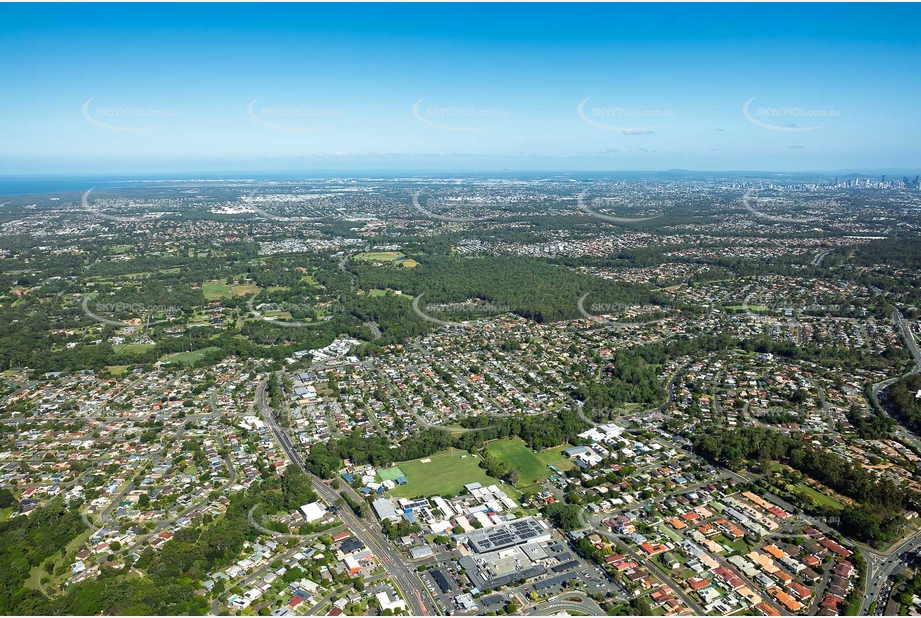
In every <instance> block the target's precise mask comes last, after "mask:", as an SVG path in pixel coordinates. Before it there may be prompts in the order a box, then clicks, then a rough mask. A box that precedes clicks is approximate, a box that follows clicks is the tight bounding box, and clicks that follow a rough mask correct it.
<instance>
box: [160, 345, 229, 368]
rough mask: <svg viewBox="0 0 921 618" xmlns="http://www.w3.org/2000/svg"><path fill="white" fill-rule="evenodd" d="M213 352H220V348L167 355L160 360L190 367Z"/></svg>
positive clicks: (210, 347) (211, 347)
mask: <svg viewBox="0 0 921 618" xmlns="http://www.w3.org/2000/svg"><path fill="white" fill-rule="evenodd" d="M212 350H220V348H217V347H214V346H209V347H207V348H202V349H200V350H195V351H194V352H176V353H175V354H167V355H166V356H164V357H163V358H161V359H160V360H161V361H162V362H164V363H167V362H170V363H188V364H189V365H194V364H195V363H197V362H198V361H200V360H201V359H203V358H204V357H205V354H207V353H208V352H211V351H212Z"/></svg>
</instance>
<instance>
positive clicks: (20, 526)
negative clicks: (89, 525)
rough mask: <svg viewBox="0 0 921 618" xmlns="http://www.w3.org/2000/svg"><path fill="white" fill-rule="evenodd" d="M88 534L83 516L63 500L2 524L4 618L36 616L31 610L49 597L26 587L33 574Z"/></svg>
mask: <svg viewBox="0 0 921 618" xmlns="http://www.w3.org/2000/svg"><path fill="white" fill-rule="evenodd" d="M84 530H86V526H85V525H84V524H83V521H82V520H81V519H80V514H79V513H78V512H77V511H76V509H73V510H71V509H67V508H66V507H65V506H64V501H63V499H61V498H57V499H55V500H53V501H52V502H50V503H49V504H48V505H47V506H44V507H41V508H38V509H36V510H34V511H33V512H32V513H31V514H30V515H29V516H22V517H14V518H13V519H9V520H7V521H5V522H3V523H0V614H6V615H10V614H26V613H36V612H31V611H28V609H29V608H31V607H33V606H34V605H35V604H36V603H40V602H41V601H42V600H44V599H45V597H44V596H43V595H42V594H40V593H38V592H36V591H34V590H31V589H29V588H26V587H25V583H26V580H27V579H28V578H29V572H30V571H31V570H32V568H33V567H36V566H39V565H40V564H42V563H43V562H44V561H45V560H47V559H50V558H52V557H53V556H55V555H56V554H58V553H59V552H60V551H62V548H63V547H64V546H65V545H67V544H68V543H70V541H72V540H73V539H74V538H75V537H76V536H77V535H78V534H80V533H81V532H83V531H84ZM37 613H43V612H40V611H39V612H37Z"/></svg>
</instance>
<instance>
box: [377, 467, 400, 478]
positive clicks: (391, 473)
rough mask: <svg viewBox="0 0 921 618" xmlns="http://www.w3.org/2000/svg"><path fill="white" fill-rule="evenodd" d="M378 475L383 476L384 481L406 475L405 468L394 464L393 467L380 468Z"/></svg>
mask: <svg viewBox="0 0 921 618" xmlns="http://www.w3.org/2000/svg"><path fill="white" fill-rule="evenodd" d="M377 475H378V476H379V477H381V480H382V481H395V480H397V479H398V478H400V477H401V476H406V475H405V474H403V470H402V469H400V466H394V467H392V468H379V469H378V471H377Z"/></svg>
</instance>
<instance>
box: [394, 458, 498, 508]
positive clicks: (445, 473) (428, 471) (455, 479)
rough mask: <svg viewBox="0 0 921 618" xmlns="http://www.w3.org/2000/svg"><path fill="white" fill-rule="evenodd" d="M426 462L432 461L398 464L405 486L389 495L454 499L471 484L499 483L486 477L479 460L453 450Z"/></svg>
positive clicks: (399, 487) (418, 460) (397, 488)
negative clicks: (448, 497)
mask: <svg viewBox="0 0 921 618" xmlns="http://www.w3.org/2000/svg"><path fill="white" fill-rule="evenodd" d="M423 459H430V460H431V461H430V462H429V463H422V460H421V459H416V460H414V461H401V462H399V463H398V464H397V465H399V467H400V469H401V470H402V471H403V472H404V474H405V476H406V485H399V486H397V487H396V488H395V489H393V490H392V491H390V492H389V493H390V495H392V496H394V497H396V498H414V497H416V496H425V497H429V496H442V495H452V496H453V495H457V494H460V493H461V492H462V491H463V490H464V485H467V484H468V483H480V484H482V485H493V484H499V481H498V480H496V479H494V478H492V477H491V476H486V470H484V469H483V468H481V467H480V466H479V463H480V459H479V457H474V456H472V455H470V454H469V453H468V452H467V451H459V450H457V449H450V450H448V451H442V452H440V453H436V454H434V455H432V456H431V457H428V458H423ZM506 493H508V492H506ZM510 497H511V496H510Z"/></svg>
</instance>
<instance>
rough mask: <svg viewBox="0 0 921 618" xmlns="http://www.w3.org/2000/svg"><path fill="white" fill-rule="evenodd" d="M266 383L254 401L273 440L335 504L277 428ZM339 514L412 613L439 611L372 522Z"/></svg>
mask: <svg viewBox="0 0 921 618" xmlns="http://www.w3.org/2000/svg"><path fill="white" fill-rule="evenodd" d="M267 383H268V382H267V380H263V381H262V382H260V383H259V386H258V387H257V389H256V401H257V402H258V404H259V412H260V414H261V415H262V418H263V420H264V421H265V424H266V425H267V426H268V427H269V429H270V430H271V431H272V433H273V434H274V435H275V439H276V440H278V443H279V444H280V445H281V448H282V450H283V451H284V452H285V455H286V456H287V458H288V460H289V461H291V463H293V464H294V465H296V466H297V467H298V468H300V469H301V470H303V471H304V472H305V473H306V474H308V475H309V476H310V479H311V480H312V481H313V488H314V491H316V492H317V495H318V496H320V498H322V499H323V500H324V501H325V502H326V503H327V504H330V505H334V504H336V502H337V501H338V500H339V499H340V497H341V496H340V495H339V493H338V492H336V491H335V490H334V489H332V488H331V487H329V486H328V485H327V484H326V483H324V482H323V479H321V478H320V477H318V476H316V475H315V474H313V473H311V472H310V471H309V470H307V469H306V468H305V467H304V461H303V459H301V456H300V453H298V451H297V449H296V448H295V447H294V444H293V443H292V442H291V438H290V437H289V436H288V434H287V433H285V432H284V430H282V428H281V427H279V425H278V423H277V421H276V419H275V416H274V414H273V413H272V409H271V408H270V407H269V405H268V402H267V401H266V396H265V389H266V384H267ZM339 517H340V519H342V521H343V522H344V523H345V524H346V525H347V526H348V527H349V528H350V529H351V531H352V534H354V535H355V537H356V538H358V539H359V540H360V541H361V542H362V543H364V544H365V546H366V547H367V548H368V549H370V550H371V551H372V552H373V553H374V555H375V557H376V558H377V560H378V562H380V564H381V566H382V567H384V570H386V571H387V572H388V573H389V574H390V576H391V578H393V581H394V583H395V584H396V586H397V588H398V589H399V590H400V593H401V595H402V596H403V598H404V599H405V600H406V603H407V605H409V609H410V613H411V614H412V615H414V616H429V615H431V614H436V615H438V614H439V613H440V612H439V611H438V605H437V604H436V603H435V602H434V601H432V600H431V598H430V597H428V596H427V598H423V596H422V594H421V593H420V590H422V591H425V592H426V595H428V589H427V588H426V587H425V584H423V583H422V580H421V579H420V578H419V576H418V574H417V573H416V572H415V571H414V570H412V568H411V567H409V566H407V565H406V563H404V562H403V558H402V556H400V554H399V552H397V551H396V550H395V549H394V548H393V547H392V546H391V545H390V542H389V541H388V540H387V539H386V538H385V537H384V535H383V534H382V533H381V532H379V531H378V530H376V529H375V527H374V526H375V524H374V522H373V521H366V520H362V519H359V518H358V517H357V516H355V515H354V514H353V513H352V511H351V509H349V508H348V507H345V508H342V509H339ZM366 524H368V525H366ZM430 610H431V611H430Z"/></svg>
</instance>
